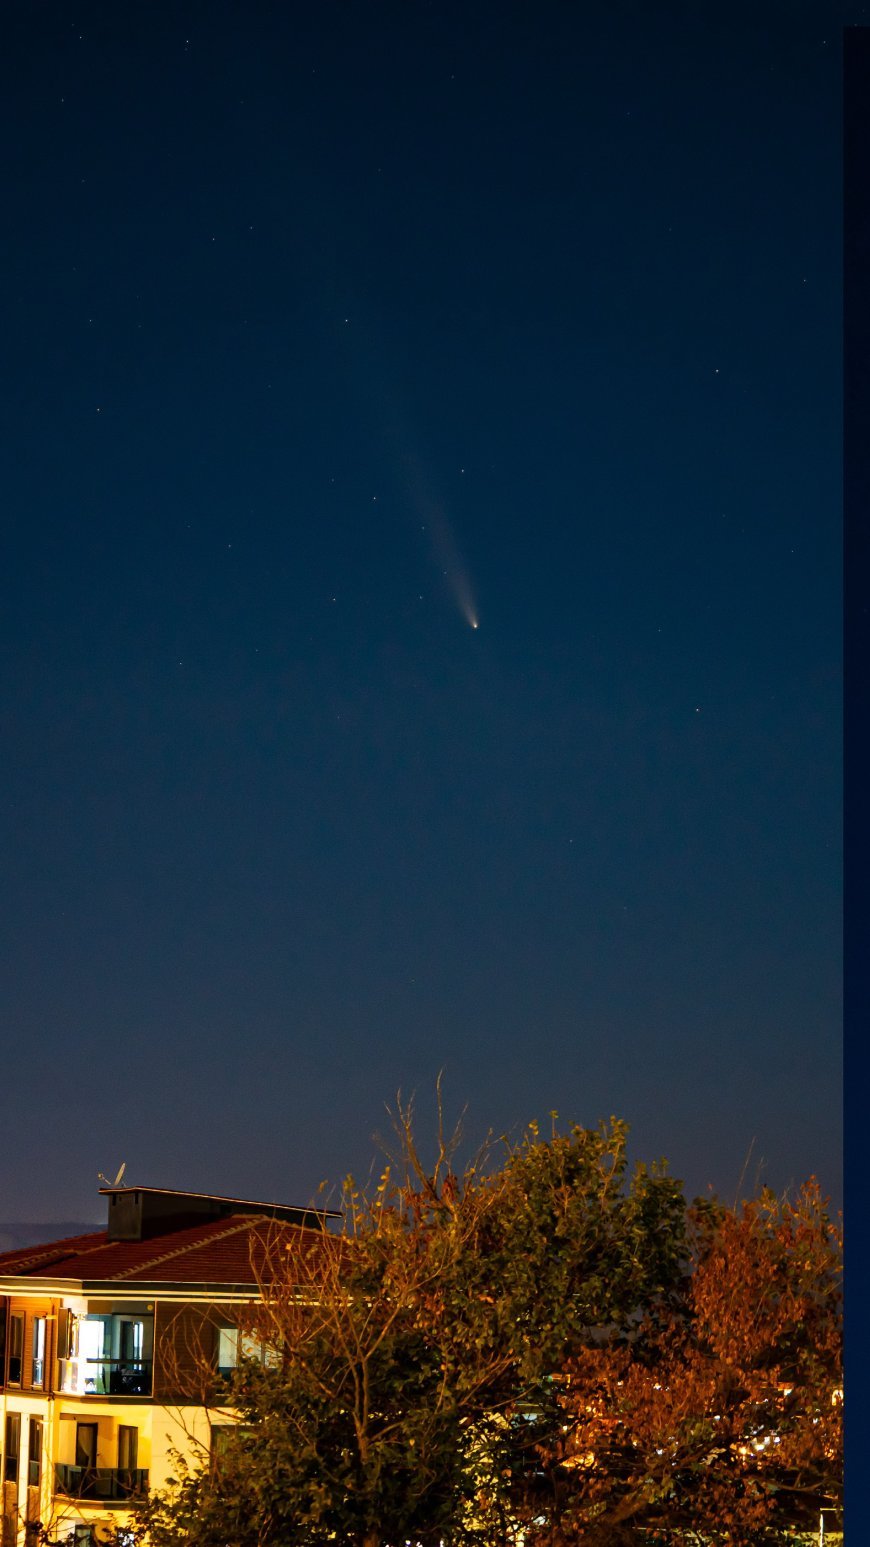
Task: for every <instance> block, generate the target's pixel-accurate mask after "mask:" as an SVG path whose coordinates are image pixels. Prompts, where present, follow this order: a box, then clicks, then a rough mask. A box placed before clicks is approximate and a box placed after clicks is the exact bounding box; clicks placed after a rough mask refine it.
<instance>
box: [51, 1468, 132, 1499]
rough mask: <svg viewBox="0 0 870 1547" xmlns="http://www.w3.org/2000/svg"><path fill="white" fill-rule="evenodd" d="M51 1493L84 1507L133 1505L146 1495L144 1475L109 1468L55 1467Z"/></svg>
mask: <svg viewBox="0 0 870 1547" xmlns="http://www.w3.org/2000/svg"><path fill="white" fill-rule="evenodd" d="M54 1491H55V1493H60V1494H63V1495H64V1497H65V1498H69V1499H81V1501H82V1502H83V1503H87V1504H128V1505H129V1504H136V1503H138V1502H139V1501H140V1500H141V1499H143V1498H144V1497H145V1494H146V1493H147V1492H148V1473H147V1471H143V1470H142V1469H141V1468H139V1469H138V1470H135V1471H123V1470H119V1469H118V1468H117V1467H111V1466H93V1467H84V1466H56V1467H55V1469H54Z"/></svg>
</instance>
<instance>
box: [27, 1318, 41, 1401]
mask: <svg viewBox="0 0 870 1547" xmlns="http://www.w3.org/2000/svg"><path fill="white" fill-rule="evenodd" d="M44 1380H45V1317H44V1316H34V1318H33V1364H32V1366H31V1374H30V1384H31V1385H32V1386H35V1387H39V1386H41V1385H42V1384H43V1382H44Z"/></svg>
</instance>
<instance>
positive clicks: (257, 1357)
mask: <svg viewBox="0 0 870 1547" xmlns="http://www.w3.org/2000/svg"><path fill="white" fill-rule="evenodd" d="M241 1359H253V1361H254V1363H255V1364H265V1365H268V1367H269V1368H270V1369H274V1368H275V1366H276V1365H278V1364H279V1363H280V1355H279V1353H278V1350H277V1349H276V1348H274V1347H273V1345H272V1344H271V1343H262V1342H261V1341H260V1339H259V1338H255V1337H251V1336H250V1335H249V1333H247V1332H241V1331H240V1330H239V1328H238V1327H219V1328H218V1356H217V1362H218V1371H219V1373H220V1374H221V1375H229V1374H231V1372H232V1371H233V1370H235V1369H237V1368H238V1365H239V1361H240V1360H241Z"/></svg>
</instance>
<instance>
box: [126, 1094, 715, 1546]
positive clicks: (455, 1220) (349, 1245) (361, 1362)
mask: <svg viewBox="0 0 870 1547" xmlns="http://www.w3.org/2000/svg"><path fill="white" fill-rule="evenodd" d="M397 1131H398V1138H399V1150H398V1156H397V1158H396V1160H395V1161H394V1162H393V1163H392V1164H391V1165H390V1166H389V1167H388V1168H387V1169H386V1170H385V1171H384V1173H383V1175H382V1177H381V1179H380V1182H379V1184H378V1185H377V1187H376V1188H375V1189H374V1190H373V1191H372V1192H366V1191H364V1190H361V1189H359V1188H358V1187H356V1186H355V1185H354V1184H353V1182H349V1183H348V1184H347V1185H346V1188H345V1193H344V1200H343V1201H344V1221H345V1223H344V1229H343V1231H342V1232H341V1234H339V1235H336V1236H325V1237H323V1238H322V1239H321V1240H319V1241H317V1242H316V1243H315V1244H313V1245H312V1244H310V1238H307V1237H304V1236H303V1235H302V1234H301V1233H298V1234H294V1233H293V1232H288V1231H283V1232H280V1233H279V1232H275V1234H274V1236H273V1237H272V1238H271V1239H270V1241H269V1243H268V1245H269V1249H268V1252H267V1267H266V1270H265V1272H264V1274H263V1283H262V1303H261V1305H260V1306H259V1307H257V1308H256V1309H255V1310H254V1311H253V1312H252V1313H251V1316H250V1318H249V1321H248V1331H249V1332H250V1333H251V1334H252V1335H254V1336H256V1337H258V1338H260V1339H261V1340H263V1341H264V1342H265V1343H266V1344H268V1345H269V1346H270V1347H272V1348H273V1349H274V1350H275V1351H276V1356H278V1360H277V1362H276V1363H275V1364H273V1365H272V1366H270V1365H269V1363H268V1362H267V1363H263V1364H254V1363H252V1362H246V1363H244V1364H243V1365H242V1367H241V1369H240V1370H239V1372H238V1374H237V1377H236V1379H235V1382H234V1385H233V1390H232V1392H231V1394H230V1400H231V1401H232V1403H233V1405H234V1407H235V1409H236V1410H237V1412H238V1414H239V1417H240V1426H239V1428H238V1430H237V1431H236V1432H235V1433H231V1434H230V1435H229V1437H228V1438H227V1439H226V1442H225V1443H224V1444H223V1445H222V1448H221V1452H220V1454H219V1455H218V1456H215V1457H212V1458H211V1461H210V1464H209V1465H207V1466H204V1467H201V1468H200V1469H198V1470H193V1469H184V1468H180V1471H179V1477H178V1481H177V1483H176V1485H175V1486H174V1487H173V1488H172V1489H170V1490H169V1492H168V1493H167V1494H166V1495H165V1496H163V1497H161V1498H156V1499H154V1500H152V1501H151V1503H150V1505H149V1507H148V1509H147V1512H146V1516H145V1520H144V1526H145V1528H146V1530H147V1532H148V1534H149V1537H150V1540H151V1542H152V1543H153V1544H154V1547H180V1544H191V1547H193V1544H196V1547H225V1544H226V1543H227V1542H228V1541H231V1542H233V1543H234V1544H236V1547H267V1544H268V1547H279V1544H280V1547H285V1544H286V1547H291V1544H292V1547H297V1544H298V1547H320V1544H322V1543H323V1544H325V1543H327V1542H329V1543H331V1544H336V1543H337V1544H339V1547H343V1544H346V1547H400V1544H402V1547H403V1544H405V1543H406V1542H408V1541H413V1542H417V1543H420V1544H423V1547H434V1544H436V1543H438V1542H441V1541H445V1542H450V1543H460V1542H468V1543H472V1542H480V1543H484V1542H491V1541H495V1540H498V1541H499V1542H506V1541H508V1540H510V1539H511V1534H512V1532H513V1531H514V1527H515V1524H516V1518H515V1513H514V1512H515V1504H516V1497H515V1494H516V1489H515V1486H514V1482H515V1478H514V1473H513V1472H512V1470H511V1467H510V1465H509V1464H508V1457H509V1455H510V1456H511V1457H513V1458H514V1459H515V1458H516V1456H517V1454H519V1453H521V1454H522V1455H523V1456H524V1458H525V1464H527V1465H530V1466H531V1467H532V1470H533V1471H536V1470H538V1467H539V1463H538V1460H537V1457H536V1453H535V1451H534V1449H533V1441H534V1440H536V1439H537V1438H538V1435H539V1427H538V1424H539V1414H540V1412H541V1411H542V1410H543V1408H545V1407H546V1406H547V1405H548V1404H550V1403H551V1398H550V1396H549V1391H550V1389H551V1386H552V1381H551V1376H552V1373H553V1371H554V1370H558V1369H560V1368H561V1367H562V1366H563V1364H564V1362H565V1360H566V1359H567V1358H568V1357H569V1356H571V1355H573V1354H575V1353H576V1352H577V1350H578V1349H580V1348H582V1347H584V1346H585V1345H586V1344H587V1343H588V1342H589V1340H590V1338H593V1337H594V1336H595V1335H596V1334H595V1329H602V1328H617V1329H619V1330H620V1332H622V1333H627V1332H628V1330H629V1329H630V1327H631V1326H633V1325H634V1324H636V1322H637V1321H638V1319H640V1318H642V1316H643V1314H644V1310H645V1308H646V1307H647V1305H648V1304H649V1303H651V1302H652V1301H654V1300H657V1299H660V1298H661V1297H662V1295H665V1294H667V1293H668V1291H669V1290H670V1289H671V1288H673V1286H675V1285H676V1283H677V1282H678V1280H679V1276H680V1273H681V1264H682V1261H683V1258H684V1255H685V1210H684V1203H683V1199H682V1196H681V1193H680V1188H679V1184H678V1183H677V1182H676V1181H675V1180H674V1179H673V1178H671V1177H669V1176H668V1175H667V1173H666V1170H665V1169H664V1168H663V1167H656V1168H653V1169H651V1170H650V1169H647V1168H646V1167H644V1166H639V1167H637V1168H636V1170H635V1172H634V1173H633V1175H631V1176H629V1174H628V1167H627V1158H626V1137H627V1130H626V1127H625V1125H624V1124H623V1123H620V1122H618V1121H616V1120H615V1119H613V1120H611V1122H610V1123H609V1124H602V1125H601V1126H600V1127H599V1128H598V1129H595V1130H590V1129H584V1128H581V1127H574V1128H572V1129H570V1130H569V1131H568V1132H567V1133H559V1132H558V1131H557V1130H556V1128H555V1124H554V1128H553V1132H552V1135H551V1137H550V1138H548V1139H546V1140H544V1139H542V1138H541V1136H540V1134H539V1132H538V1130H537V1128H536V1127H535V1126H534V1125H532V1126H531V1127H530V1128H529V1129H528V1130H527V1131H526V1133H525V1134H524V1135H523V1137H522V1139H521V1140H520V1141H518V1142H508V1141H502V1142H501V1143H500V1145H499V1146H498V1147H497V1148H490V1149H489V1150H488V1151H487V1152H486V1153H484V1154H482V1155H479V1156H478V1157H476V1158H475V1160H474V1161H472V1162H470V1163H469V1164H468V1165H466V1166H465V1167H464V1168H463V1169H462V1171H461V1173H458V1174H457V1171H455V1170H454V1165H455V1159H456V1153H457V1143H458V1136H457V1135H454V1136H453V1137H452V1138H450V1139H449V1140H447V1139H445V1137H444V1134H443V1132H440V1134H439V1143H438V1146H437V1154H436V1157H435V1162H434V1165H432V1166H428V1167H427V1166H426V1165H424V1163H423V1161H422V1159H421V1157H420V1153H419V1151H418V1148H417V1143H416V1140H415V1137H414V1134H413V1128H412V1116H411V1112H410V1110H409V1109H407V1108H402V1107H401V1106H400V1108H399V1113H398V1124H397ZM599 1335H600V1333H599Z"/></svg>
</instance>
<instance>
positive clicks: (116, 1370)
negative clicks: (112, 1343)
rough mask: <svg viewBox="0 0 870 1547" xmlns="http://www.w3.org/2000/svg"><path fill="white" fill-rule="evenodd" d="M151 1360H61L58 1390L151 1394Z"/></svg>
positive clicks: (113, 1394) (80, 1393)
mask: <svg viewBox="0 0 870 1547" xmlns="http://www.w3.org/2000/svg"><path fill="white" fill-rule="evenodd" d="M151 1369H152V1363H151V1360H150V1359H81V1358H79V1359H59V1360H58V1389H59V1390H60V1391H64V1392H69V1393H71V1394H72V1393H75V1394H76V1395H77V1396H99V1397H103V1396H106V1397H150V1395H151Z"/></svg>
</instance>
